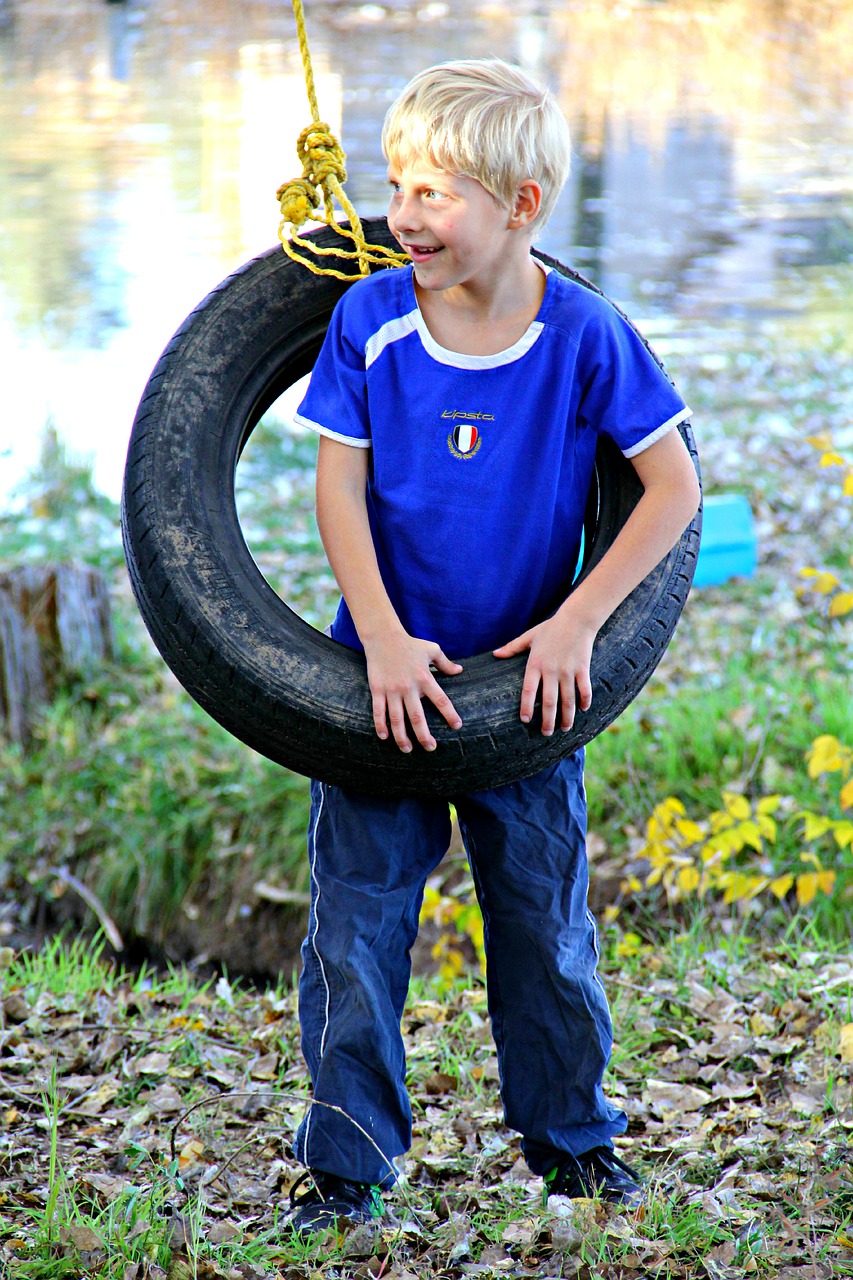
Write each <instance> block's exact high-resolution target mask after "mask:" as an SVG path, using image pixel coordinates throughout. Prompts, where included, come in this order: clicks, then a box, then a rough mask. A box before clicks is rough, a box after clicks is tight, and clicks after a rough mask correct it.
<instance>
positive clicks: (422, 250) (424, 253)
mask: <svg viewBox="0 0 853 1280" xmlns="http://www.w3.org/2000/svg"><path fill="white" fill-rule="evenodd" d="M405 249H406V253H407V254H408V255H409V257H410V258H414V259H415V261H417V260H419V259H422V258H432V257H433V256H434V255H435V254H436V253H441V247H440V246H435V245H433V246H430V245H423V244H407V245H406V246H405Z"/></svg>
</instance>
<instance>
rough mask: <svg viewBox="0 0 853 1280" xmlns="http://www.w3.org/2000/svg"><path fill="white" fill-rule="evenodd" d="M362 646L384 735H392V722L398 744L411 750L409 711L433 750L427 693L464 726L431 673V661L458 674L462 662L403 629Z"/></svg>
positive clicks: (377, 722) (378, 725) (445, 713)
mask: <svg viewBox="0 0 853 1280" xmlns="http://www.w3.org/2000/svg"><path fill="white" fill-rule="evenodd" d="M364 652H365V657H366V658H367V679H368V682H369V684H370V692H371V693H372V695H373V723H374V725H375V726H376V732H377V734H378V736H379V737H380V738H382V739H383V741H384V740H385V739H386V738H387V737H388V726H389V724H390V726H391V733H392V734H393V736H394V741H395V742H396V743H397V746H398V747H399V748H400V750H401V751H411V749H412V743H411V739H410V738H409V734H408V730H407V725H406V720H407V717H408V722H409V724H410V725H411V727H412V732H413V733H414V736H415V738H416V739H417V741H418V742H419V743H420V744H421V746H422V747H423V748H424V750H425V751H435V748H436V745H437V744H436V741H435V738H434V737H433V736H432V734H431V733H430V728H429V725H428V724H427V720H426V716H425V714H424V708H423V703H422V701H421V699H422V698H429V700H430V702H431V703H432V704H433V706H434V707H435V709H436V710H437V711H438V712H439V713H440V714H441V715H442V716H443V717H444V719H445V720H446V721H447V723H448V724H449V725H450V727H451V729H460V728H461V727H462V720H461V718H460V716H459V714H458V712H457V711H456V708H455V707H454V705H453V703H452V702H451V701H450V698H449V697H448V696H447V694H446V693H445V692H444V690H443V689H442V687H441V685H440V684H439V683H438V681H437V680H436V678H435V676H434V675H433V674H432V671H431V670H430V664H432V665H433V666H434V667H436V668H437V670H439V671H441V672H442V673H443V674H444V675H446V676H455V675H458V673H459V672H460V671H461V670H462V667H461V665H460V664H459V663H458V662H451V660H450V658H448V657H446V655H445V654H444V653H443V652H442V650H441V649H440V648H439V646H438V645H437V644H433V643H432V642H431V641H429V640H418V639H416V638H415V637H414V636H410V635H408V633H407V632H405V631H401V632H399V633H397V632H394V633H393V634H388V633H383V634H382V635H381V636H379V637H377V638H375V639H373V640H370V641H368V642H365V644H364Z"/></svg>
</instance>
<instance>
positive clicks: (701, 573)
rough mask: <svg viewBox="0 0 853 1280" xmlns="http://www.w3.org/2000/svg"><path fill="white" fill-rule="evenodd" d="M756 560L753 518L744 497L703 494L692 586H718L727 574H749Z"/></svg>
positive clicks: (738, 495) (739, 576) (752, 571)
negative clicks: (699, 538)
mask: <svg viewBox="0 0 853 1280" xmlns="http://www.w3.org/2000/svg"><path fill="white" fill-rule="evenodd" d="M757 564H758V540H757V538H756V535H755V521H754V520H753V517H752V509H751V508H750V505H749V503H748V502H747V500H746V498H745V497H743V495H742V494H739V493H724V494H717V495H715V496H713V497H710V498H706V499H705V501H704V504H703V510H702V541H701V542H700V544H699V559H698V560H697V562H696V573H695V574H694V576H693V585H694V587H714V586H718V585H719V584H720V583H721V582H728V580H729V578H751V577H752V575H753V574H754V573H755V569H756V565H757Z"/></svg>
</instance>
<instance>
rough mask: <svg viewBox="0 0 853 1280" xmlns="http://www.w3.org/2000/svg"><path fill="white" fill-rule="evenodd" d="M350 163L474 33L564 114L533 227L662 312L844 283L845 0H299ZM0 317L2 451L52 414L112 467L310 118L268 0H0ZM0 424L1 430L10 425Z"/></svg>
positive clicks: (21, 460) (805, 295) (259, 231)
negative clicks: (542, 80)
mask: <svg viewBox="0 0 853 1280" xmlns="http://www.w3.org/2000/svg"><path fill="white" fill-rule="evenodd" d="M306 7H307V9H308V18H309V27H310V36H311V41H312V49H313V53H314V60H315V66H316V68H317V70H318V72H319V85H318V88H319V94H320V100H321V103H322V109H323V112H324V114H326V116H327V117H328V118H329V119H330V123H331V124H332V126H333V128H335V129H336V130H337V129H340V128H341V125H342V126H343V128H342V134H343V140H344V144H345V146H346V149H347V152H348V157H349V171H350V178H349V182H348V184H347V185H348V190H349V191H350V194H351V196H352V197H353V199H354V200H355V202H356V204H357V206H358V207H359V209H360V210H361V211H362V212H363V213H365V214H370V213H377V212H381V211H382V210H383V208H384V203H385V181H384V168H383V166H382V162H381V157H380V156H379V154H378V145H377V138H378V131H379V124H380V121H381V118H382V115H383V113H384V110H385V107H386V105H387V103H388V101H389V100H390V99H391V98H392V97H393V96H394V95H395V93H396V92H397V90H398V89H399V88H400V87H401V85H402V84H403V83H404V82H405V81H406V79H408V77H409V76H410V75H411V74H412V73H413V72H414V71H416V70H417V69H419V68H420V67H421V66H423V65H424V64H426V63H428V62H430V61H438V60H440V59H442V58H446V57H453V56H466V55H474V56H480V55H487V54H493V53H494V54H498V55H500V56H503V57H508V58H510V59H513V60H516V61H519V62H520V63H522V64H523V65H525V66H527V67H528V68H529V69H531V70H532V71H534V72H535V73H538V74H540V75H542V76H544V77H546V78H547V79H548V80H549V81H550V82H551V83H552V84H554V85H555V87H557V88H558V90H559V93H560V97H561V101H562V103H563V106H564V109H565V111H566V113H567V116H568V117H569V120H570V123H571V125H572V128H573V132H574V137H575V149H576V162H575V165H574V171H573V175H572V179H571V181H570V184H569V187H568V188H567V190H566V192H565V194H564V197H563V199H562V200H561V202H560V205H559V206H558V209H557V211H556V213H555V215H554V218H553V219H552V222H551V224H550V226H549V228H548V229H547V232H546V234H545V236H544V238H543V241H542V244H543V247H544V248H546V249H548V250H549V251H550V252H553V253H555V254H557V255H558V256H559V257H562V258H564V259H568V260H570V261H573V262H574V263H576V264H577V265H578V266H579V267H580V268H581V269H582V270H584V271H586V273H587V274H589V275H591V276H592V277H593V278H594V279H596V280H597V281H598V282H599V283H600V284H601V285H602V287H603V288H604V289H605V290H606V291H607V292H608V293H610V294H611V296H613V297H614V298H615V299H616V300H617V301H619V302H621V303H623V304H624V305H626V306H628V307H629V308H630V310H631V312H632V314H634V315H639V316H640V318H645V319H646V320H647V321H648V323H649V324H651V325H652V327H653V328H654V329H655V331H656V332H660V330H661V329H662V328H665V327H666V326H671V325H673V324H675V325H678V324H682V325H683V324H684V323H687V322H691V323H692V322H695V321H696V320H697V319H710V320H712V321H714V322H721V321H729V322H739V323H753V322H755V320H756V319H757V318H758V319H760V318H761V317H766V316H768V315H770V316H772V315H775V314H785V313H786V312H790V311H792V310H793V311H798V310H802V309H803V308H809V307H810V308H812V309H813V310H816V309H819V308H824V307H826V308H827V314H828V317H829V321H830V322H831V323H835V324H837V323H838V316H837V314H833V307H842V308H843V307H846V305H847V299H848V298H849V290H850V277H851V265H850V264H851V253H853V229H851V228H853V211H852V210H851V205H853V196H851V177H850V175H851V164H850V161H851V153H853V124H851V121H853V115H851V112H850V105H851V96H853V74H852V73H853V53H851V50H853V8H851V6H850V5H849V4H848V3H847V2H846V0H837V2H834V0H716V2H715V3H714V4H713V5H711V6H709V5H708V4H707V3H699V0H659V2H658V3H649V2H646V0H612V2H608V0H588V2H586V3H585V2H584V0H513V2H512V3H472V2H471V0H447V2H432V3H429V2H424V0H385V2H384V3H379V4H363V5H357V4H351V3H342V2H339V0H308V3H307V6H306ZM0 71H2V86H0V228H2V234H0V343H2V350H3V353H4V366H5V373H4V381H5V391H6V395H5V397H4V408H5V413H4V416H3V421H2V425H0V450H2V451H3V452H6V454H7V456H6V458H5V459H4V461H3V464H2V465H3V468H4V470H5V472H6V474H7V476H8V475H11V474H12V473H13V472H14V471H16V470H18V469H19V468H20V466H22V465H24V464H25V463H26V462H27V461H28V459H29V458H31V457H32V455H33V454H34V453H35V450H36V447H37V437H38V435H39V433H40V431H41V429H42V427H43V424H44V422H45V420H46V418H48V417H50V416H52V417H53V419H54V420H55V422H56V424H57V426H58V428H59V430H60V432H61V433H62V434H63V436H64V437H65V438H66V439H68V440H69V441H70V442H71V444H72V446H73V447H74V448H75V449H77V450H78V451H80V452H89V451H91V450H92V449H96V451H97V477H98V480H99V482H100V483H101V484H102V485H103V486H104V487H106V488H107V489H108V490H109V491H110V492H113V493H116V492H117V490H118V486H119V482H120V475H121V465H122V460H123V456H124V449H125V443H126V438H127V432H128V429H129V423H130V420H131V418H132V416H133V410H134V407H135V404H136V401H137V399H138V397H139V394H140V392H141V390H142V388H143V386H144V383H145V380H146V377H147V374H148V373H149V371H150V369H151V367H152V365H153V364H154V362H155V360H156V357H157V355H158V354H159V351H160V349H161V348H162V346H163V345H164V344H165V341H166V340H167V338H168V336H169V334H170V333H171V332H172V330H173V329H174V328H175V327H176V326H177V324H178V323H179V322H180V321H181V319H182V318H183V316H184V315H185V314H186V312H187V311H188V310H190V309H191V307H192V306H193V305H194V303H195V302H196V301H197V300H198V298H200V297H201V296H203V294H204V293H206V292H207V290H208V289H209V288H210V287H212V286H213V285H214V284H215V283H216V282H217V281H218V280H219V279H220V278H221V277H222V275H224V274H225V273H226V272H227V271H228V270H230V269H231V268H233V267H235V266H237V265H238V264H239V263H240V262H242V261H243V260H244V259H245V258H246V257H248V256H250V255H251V254H252V253H254V252H256V251H258V250H260V249H263V248H266V247H267V246H268V245H269V244H270V243H272V242H273V241H274V238H275V229H276V221H277V209H276V205H275V201H274V192H275V189H276V187H277V185H278V184H279V182H281V181H282V180H283V179H284V178H285V177H288V176H290V175H291V173H293V172H294V171H295V170H296V168H297V165H296V161H295V157H294V153H293V142H294V140H295V137H296V134H297V133H298V132H299V129H300V128H301V127H302V125H303V124H304V123H306V122H307V120H308V118H309V117H308V109H307V105H306V102H305V96H304V86H303V82H302V74H301V68H300V64H299V60H298V52H297V48H296V44H295V39H294V28H293V20H292V15H291V12H290V6H289V4H288V3H287V2H286V0H181V3H180V4H175V3H170V2H169V0H127V2H126V3H123V4H109V3H105V2H104V0H26V3H25V2H24V0H0ZM10 449H11V450H12V453H11V454H9V453H8V451H9V450H10Z"/></svg>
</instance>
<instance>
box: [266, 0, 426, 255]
mask: <svg viewBox="0 0 853 1280" xmlns="http://www.w3.org/2000/svg"><path fill="white" fill-rule="evenodd" d="M291 3H292V4H293V12H294V15H295V17H296V29H297V32H298V35H299V49H300V52H301V54H302V66H303V70H304V72H305V87H306V90H307V93H308V103H309V106H310V108H311V115H312V117H313V120H312V123H311V124H309V125H308V126H307V127H306V128H305V129H303V130H302V132H301V133H300V135H299V138H298V140H297V143H296V154H297V155H298V156H299V159H300V162H301V164H302V177H301V178H294V179H292V180H291V181H289V182H284V183H282V185H281V186H280V187H279V189H278V191H277V192H276V198H277V200H278V202H279V206H280V208H281V222H280V224H279V228H278V238H279V240H280V241H281V244H282V248H283V249H284V251H285V253H286V254H287V255H288V257H290V258H292V259H293V260H294V262H300V263H301V264H302V265H303V266H304V267H307V268H308V270H309V271H313V272H314V274H315V275H321V276H335V277H337V279H338V280H352V279H354V277H353V276H352V275H351V274H350V273H347V272H343V271H337V270H335V269H334V268H333V267H321V266H318V265H317V263H316V261H315V260H314V259H316V258H317V257H322V256H323V255H329V256H332V257H336V258H346V259H351V260H354V261H356V262H357V263H358V271H359V275H362V276H366V275H369V274H370V268H371V267H372V266H381V267H401V266H403V265H404V264H405V263H407V262H408V261H409V258H408V256H407V255H406V254H404V253H397V252H396V251H395V250H393V249H389V248H388V247H387V246H386V245H383V244H368V242H367V241H366V240H365V238H364V232H363V231H362V227H361V220H360V219H359V216H358V214H357V213H356V211H355V209H354V207H353V205H352V203H351V201H350V200H349V198H348V196H347V194H346V192H345V191H344V188H343V184H344V183H345V182H346V178H347V167H346V159H347V158H346V154H345V152H344V149H343V147H342V146H341V144H340V142H338V140H337V138H336V137H335V135H334V134H333V133H332V132H331V130H330V129H329V126H328V125H327V124H324V123H323V121H322V120H321V119H320V113H319V109H318V106H317V94H316V90H315V87H314V70H313V67H312V65H311V53H310V51H309V49H308V37H307V35H306V32H305V15H304V13H303V10H302V0H291ZM336 200H337V202H338V204H339V205H340V207H341V208H342V209H343V211H344V213H345V214H346V216H347V218H348V219H349V223H350V225H349V227H342V226H341V225H340V224H339V223H338V221H337V219H336V218H335V201H336ZM312 220H313V221H317V222H324V223H325V224H326V226H328V227H331V228H332V229H333V230H334V231H337V233H338V235H340V236H342V237H343V238H344V239H346V240H349V241H350V243H351V244H352V245H353V248H352V249H330V248H325V247H324V246H322V245H318V244H316V243H315V242H314V241H313V240H306V239H304V238H303V237H302V236H300V235H298V234H297V230H296V229H297V228H298V227H302V226H304V225H305V223H306V222H308V221H312ZM288 228H289V229H290V230H289V233H288Z"/></svg>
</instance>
